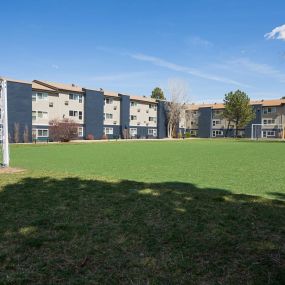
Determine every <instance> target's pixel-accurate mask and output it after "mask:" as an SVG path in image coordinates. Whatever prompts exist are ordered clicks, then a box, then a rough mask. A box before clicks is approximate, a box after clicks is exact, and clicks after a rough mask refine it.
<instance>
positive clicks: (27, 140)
mask: <svg viewBox="0 0 285 285" xmlns="http://www.w3.org/2000/svg"><path fill="white" fill-rule="evenodd" d="M23 141H24V143H28V142H29V127H28V126H27V125H25V129H24V133H23Z"/></svg>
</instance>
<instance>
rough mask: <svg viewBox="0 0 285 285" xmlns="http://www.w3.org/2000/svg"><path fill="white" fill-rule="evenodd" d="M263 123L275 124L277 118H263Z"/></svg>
mask: <svg viewBox="0 0 285 285" xmlns="http://www.w3.org/2000/svg"><path fill="white" fill-rule="evenodd" d="M263 124H264V125H274V124H275V120H274V119H263Z"/></svg>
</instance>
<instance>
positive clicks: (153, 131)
mask: <svg viewBox="0 0 285 285" xmlns="http://www.w3.org/2000/svg"><path fill="white" fill-rule="evenodd" d="M147 133H148V135H149V136H153V137H156V136H157V129H148V131H147Z"/></svg>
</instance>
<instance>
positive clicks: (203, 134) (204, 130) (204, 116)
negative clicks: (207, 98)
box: [198, 107, 212, 138]
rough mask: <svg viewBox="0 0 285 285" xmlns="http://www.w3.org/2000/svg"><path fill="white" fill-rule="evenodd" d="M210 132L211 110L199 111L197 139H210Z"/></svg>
mask: <svg viewBox="0 0 285 285" xmlns="http://www.w3.org/2000/svg"><path fill="white" fill-rule="evenodd" d="M211 132H212V108H211V107H208V108H201V109H199V119H198V137H200V138H210V137H211Z"/></svg>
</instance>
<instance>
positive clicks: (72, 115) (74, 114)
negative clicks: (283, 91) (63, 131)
mask: <svg viewBox="0 0 285 285" xmlns="http://www.w3.org/2000/svg"><path fill="white" fill-rule="evenodd" d="M77 116H78V111H69V117H77Z"/></svg>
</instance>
